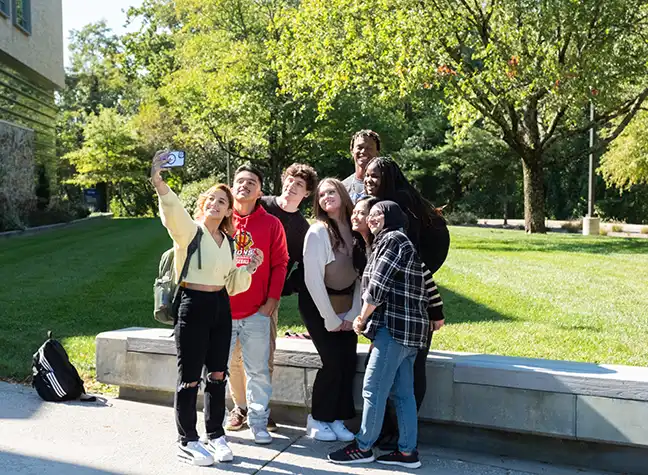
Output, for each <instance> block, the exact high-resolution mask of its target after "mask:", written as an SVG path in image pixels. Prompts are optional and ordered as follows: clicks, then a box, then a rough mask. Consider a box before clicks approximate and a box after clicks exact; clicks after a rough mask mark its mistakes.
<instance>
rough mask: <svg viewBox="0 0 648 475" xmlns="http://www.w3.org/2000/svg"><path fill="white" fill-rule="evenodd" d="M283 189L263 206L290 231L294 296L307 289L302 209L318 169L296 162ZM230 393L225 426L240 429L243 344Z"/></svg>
mask: <svg viewBox="0 0 648 475" xmlns="http://www.w3.org/2000/svg"><path fill="white" fill-rule="evenodd" d="M281 183H282V189H281V195H279V196H263V197H262V198H261V200H260V201H261V205H262V206H263V207H264V208H265V210H266V211H267V212H268V213H270V214H271V215H273V216H276V217H277V218H279V221H281V224H282V225H283V227H284V231H285V232H286V242H287V244H288V255H289V261H288V274H287V275H286V281H285V283H284V288H283V292H282V294H281V295H282V296H285V295H291V294H293V293H295V292H301V291H303V290H305V284H304V269H303V266H302V260H303V249H304V238H305V237H306V231H308V227H309V226H310V225H309V224H308V221H307V220H306V218H305V217H304V215H303V214H302V212H301V211H300V210H299V206H300V205H301V203H302V201H303V200H304V199H305V198H307V197H309V196H310V195H311V193H313V192H314V191H315V188H316V187H317V172H316V171H315V170H314V169H313V168H312V167H310V166H308V165H302V164H301V163H293V164H292V165H290V166H289V167H288V168H287V169H286V171H285V172H284V173H283V175H282V177H281ZM293 267H294V268H293ZM277 320H278V308H277V310H276V311H275V312H273V314H272V322H271V324H270V360H269V366H270V377H271V378H272V372H273V370H274V352H275V348H276V339H277ZM229 371H230V376H229V380H230V393H231V396H232V400H233V401H234V404H235V407H234V409H233V410H232V411H231V412H230V415H229V417H228V420H227V424H226V426H225V429H227V430H240V429H242V428H243V426H244V424H245V416H246V414H245V412H244V411H243V410H241V409H240V407H241V406H245V390H246V388H245V371H244V369H243V360H242V359H241V349H240V346H239V343H237V344H236V347H235V348H234V351H233V353H232V358H231V360H230V363H229ZM276 428H277V426H276V425H275V423H274V421H273V420H272V419H269V420H268V430H270V431H272V430H276Z"/></svg>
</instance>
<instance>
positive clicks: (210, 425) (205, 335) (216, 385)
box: [174, 288, 232, 444]
mask: <svg viewBox="0 0 648 475" xmlns="http://www.w3.org/2000/svg"><path fill="white" fill-rule="evenodd" d="M179 298H180V306H179V308H178V320H177V321H176V324H175V332H174V333H175V342H176V351H177V355H178V383H177V387H176V391H175V398H174V408H175V418H176V426H177V428H178V439H179V440H180V442H182V443H183V444H184V443H187V442H191V441H196V440H198V432H197V431H196V422H197V416H196V398H197V396H198V388H199V386H200V382H201V379H202V374H203V366H205V367H206V368H207V375H209V373H214V372H225V373H227V359H228V357H229V348H230V341H231V338H232V312H231V311H230V303H229V296H228V295H227V292H226V291H225V289H223V290H221V291H220V292H202V291H200V290H191V289H186V288H182V289H181V290H180V295H179ZM196 382H197V383H198V385H196V386H190V385H191V384H192V383H196ZM225 386H226V378H225V377H223V379H222V380H218V381H216V380H214V381H213V380H210V378H209V377H207V378H206V380H205V410H204V413H205V428H206V430H207V437H209V438H210V439H217V438H218V437H220V436H222V435H225V431H224V430H223V418H224V417H225Z"/></svg>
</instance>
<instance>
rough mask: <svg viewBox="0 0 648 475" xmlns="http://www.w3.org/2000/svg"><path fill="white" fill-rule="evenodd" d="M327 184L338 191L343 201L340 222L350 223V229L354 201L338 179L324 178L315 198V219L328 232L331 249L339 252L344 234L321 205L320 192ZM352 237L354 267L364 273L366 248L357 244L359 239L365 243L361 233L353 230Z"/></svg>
mask: <svg viewBox="0 0 648 475" xmlns="http://www.w3.org/2000/svg"><path fill="white" fill-rule="evenodd" d="M327 183H330V184H331V185H333V187H334V188H335V191H337V193H338V195H340V200H341V201H342V206H341V207H340V221H342V222H344V223H348V225H349V229H351V213H352V212H353V201H351V197H350V196H349V192H348V191H347V189H346V188H345V187H344V185H343V184H342V182H341V181H340V180H338V179H336V178H324V179H323V180H322V181H320V182H319V184H318V185H317V189H316V190H315V193H314V196H313V214H314V215H315V219H317V220H318V221H321V222H322V223H323V224H324V226H325V227H326V230H327V231H328V235H329V239H330V240H331V247H332V248H333V250H334V251H337V250H338V249H339V248H340V246H341V245H344V239H343V238H342V233H340V228H339V227H338V225H337V223H336V222H335V220H333V219H331V218H330V217H329V215H328V213H327V212H326V211H324V210H323V209H322V207H321V206H320V204H319V194H320V190H321V189H322V187H323V186H324V185H325V184H327ZM351 235H352V237H353V242H352V245H353V249H352V257H353V267H354V268H355V269H356V270H357V271H358V272H362V270H364V266H365V265H366V262H367V258H366V255H365V250H364V247H363V248H362V249H360V248H359V247H358V246H357V245H356V243H357V242H358V238H359V240H360V241H363V239H362V236H361V235H360V233H357V232H355V231H353V230H352V231H351Z"/></svg>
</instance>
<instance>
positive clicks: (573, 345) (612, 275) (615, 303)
mask: <svg viewBox="0 0 648 475" xmlns="http://www.w3.org/2000/svg"><path fill="white" fill-rule="evenodd" d="M451 234H452V247H451V251H450V256H449V258H448V261H447V262H446V264H445V265H444V267H443V268H442V269H441V271H440V272H439V273H438V274H437V276H436V279H437V282H438V284H439V285H440V287H441V292H442V295H443V297H444V300H445V303H446V321H447V325H446V327H445V328H444V329H443V330H442V331H440V332H438V334H436V335H435V337H434V343H433V347H434V348H435V349H443V350H452V351H468V352H478V353H495V354H507V355H518V356H530V357H540V358H552V359H565V360H578V361H591V362H600V363H602V362H605V363H617V364H631V365H644V366H645V365H648V351H647V350H648V343H647V341H646V338H645V335H646V334H647V333H648V306H646V304H645V293H646V289H647V288H648V272H646V269H647V268H648V245H647V244H648V243H645V242H643V240H641V241H634V240H632V241H630V240H624V239H614V238H597V237H583V236H579V235H566V234H551V235H545V236H527V235H525V234H524V233H523V232H520V231H507V230H489V229H479V228H466V227H454V228H452V229H451ZM169 246H170V240H169V238H168V236H167V234H166V232H165V231H164V229H163V228H162V226H161V225H160V223H159V222H158V221H157V220H153V219H115V220H105V221H95V222H87V223H84V224H80V225H77V226H74V227H70V228H65V229H59V230H54V231H50V232H47V233H44V234H39V235H34V236H25V237H17V238H11V239H6V240H1V241H0V268H1V269H2V275H3V277H4V278H3V279H2V280H3V282H4V285H3V286H2V287H1V288H0V305H1V307H0V321H1V322H2V326H1V330H0V348H2V349H3V357H2V358H1V359H0V378H5V379H14V380H25V379H26V378H28V376H29V373H30V364H31V355H32V354H33V352H34V351H35V350H36V349H37V348H38V346H39V345H40V344H41V343H42V341H43V340H44V339H45V337H46V333H47V331H48V330H52V331H53V332H54V335H55V337H58V338H60V339H61V340H62V341H63V343H64V345H65V346H66V348H67V349H68V352H69V353H70V356H71V358H72V361H73V362H74V364H75V365H76V366H77V368H78V369H79V371H80V372H81V373H82V375H83V377H84V378H85V379H86V380H89V382H90V383H92V379H93V377H94V374H95V365H94V354H95V349H94V339H95V336H96V335H97V333H100V332H102V331H107V330H113V329H117V328H125V327H130V326H149V327H153V326H160V325H159V324H157V322H155V321H154V320H153V317H152V312H151V307H152V299H151V287H152V285H151V284H152V280H153V278H154V276H155V274H156V272H157V264H158V261H159V256H160V254H161V253H162V252H163V251H164V250H165V249H167V248H168V247H169ZM279 323H280V328H279V335H283V334H284V332H285V331H286V330H288V329H290V330H293V331H303V330H304V327H303V326H302V325H301V319H300V317H299V314H298V312H297V302H296V298H294V297H291V298H287V299H284V300H282V304H281V311H280V317H279ZM91 389H93V390H97V387H96V386H91Z"/></svg>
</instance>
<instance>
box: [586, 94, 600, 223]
mask: <svg viewBox="0 0 648 475" xmlns="http://www.w3.org/2000/svg"><path fill="white" fill-rule="evenodd" d="M591 93H592V96H596V95H597V94H598V90H597V89H594V88H592V89H591ZM589 118H590V123H591V125H592V126H591V127H590V130H589V148H590V153H589V177H588V186H587V216H585V218H584V219H583V234H584V235H585V236H590V235H597V234H599V230H600V226H601V220H600V219H599V218H595V217H594V185H595V184H596V176H595V175H594V160H595V156H594V143H595V141H596V131H595V129H594V100H593V99H590V114H589Z"/></svg>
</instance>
